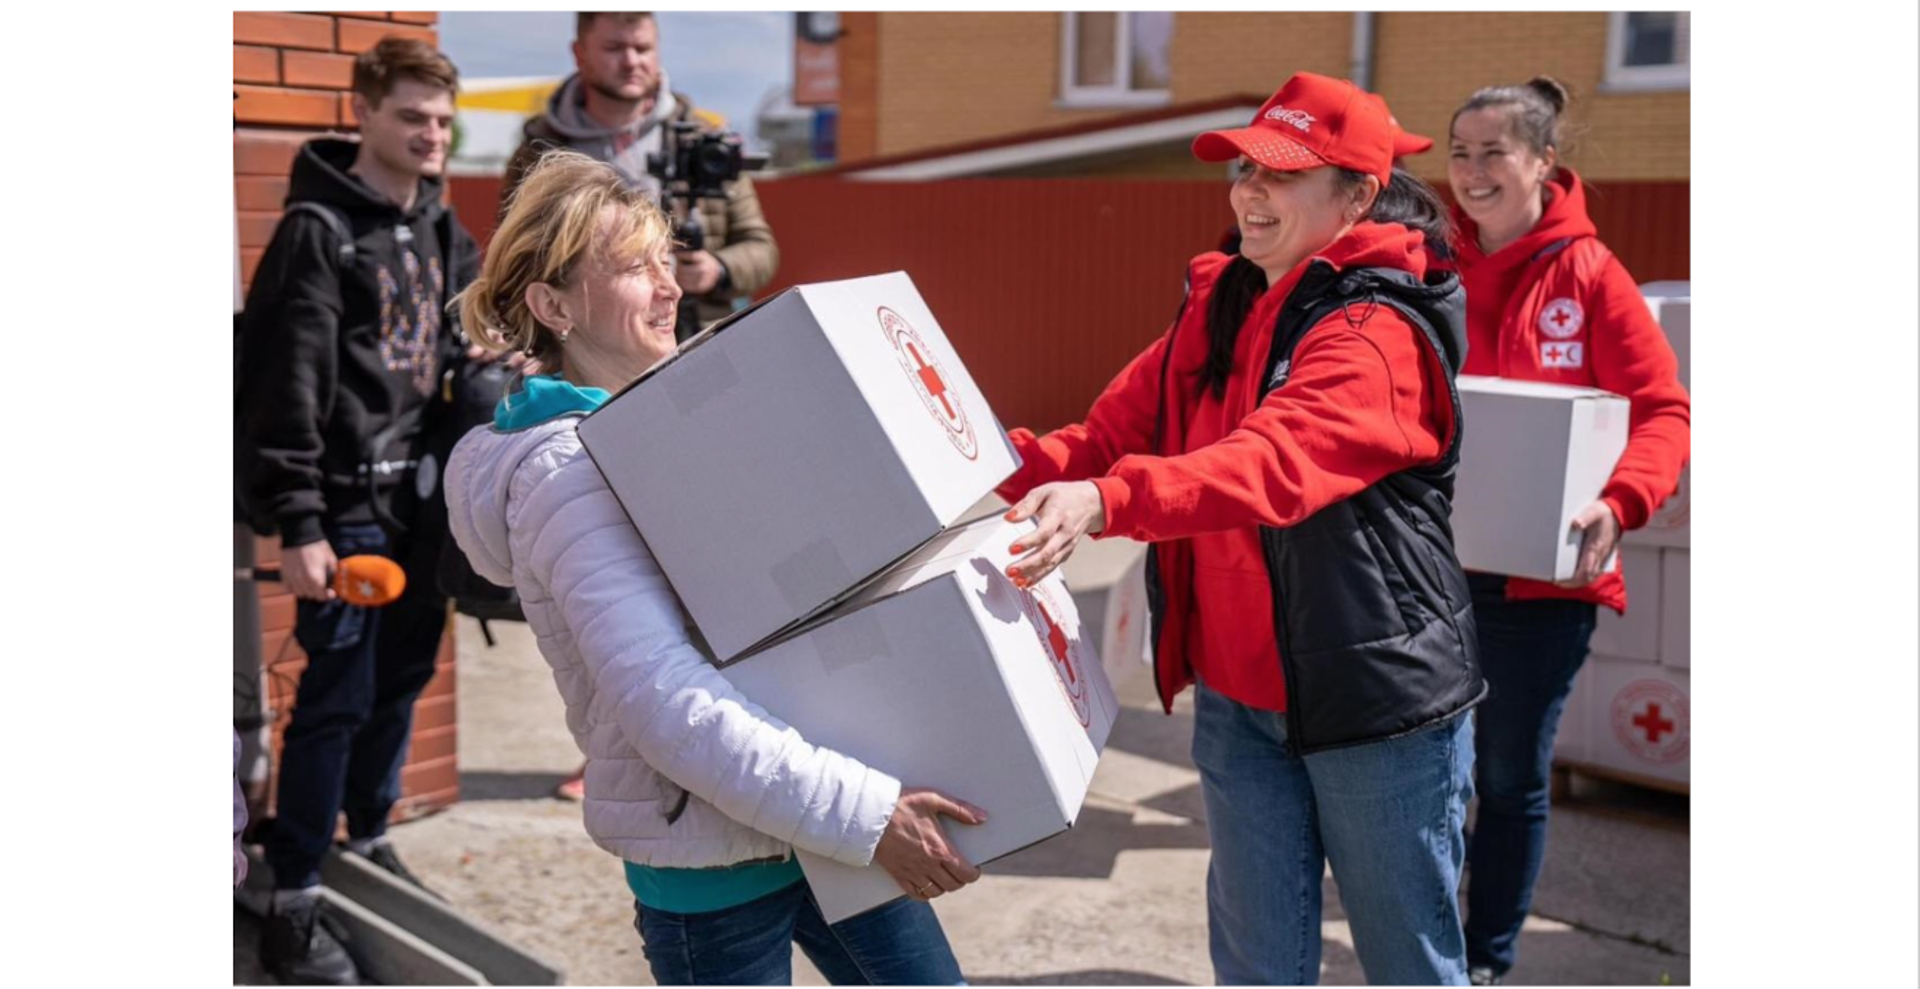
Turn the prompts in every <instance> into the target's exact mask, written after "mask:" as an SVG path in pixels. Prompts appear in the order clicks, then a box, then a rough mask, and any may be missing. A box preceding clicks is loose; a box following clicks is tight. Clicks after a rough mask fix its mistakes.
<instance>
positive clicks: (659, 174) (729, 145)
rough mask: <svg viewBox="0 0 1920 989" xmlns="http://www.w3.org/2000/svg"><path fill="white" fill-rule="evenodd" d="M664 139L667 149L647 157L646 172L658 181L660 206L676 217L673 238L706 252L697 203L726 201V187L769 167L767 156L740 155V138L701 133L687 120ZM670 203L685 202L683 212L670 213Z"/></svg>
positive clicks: (671, 128)
mask: <svg viewBox="0 0 1920 989" xmlns="http://www.w3.org/2000/svg"><path fill="white" fill-rule="evenodd" d="M665 137H666V148H665V150H664V151H662V152H660V153H658V154H651V155H648V156H647V171H648V173H650V174H651V175H653V177H654V178H657V179H659V180H660V188H661V197H660V198H661V200H662V201H663V203H664V204H665V205H666V206H667V207H668V209H670V210H672V211H673V212H675V213H676V214H678V217H677V219H676V221H675V223H674V231H673V235H674V239H676V240H678V241H680V243H682V244H684V245H685V247H686V249H687V250H689V251H698V250H704V249H705V245H706V232H705V231H703V230H701V229H700V214H699V212H698V210H696V209H695V206H696V204H697V203H698V202H699V201H700V200H702V199H725V198H727V188H726V187H727V184H728V183H730V182H732V181H734V180H735V179H738V178H739V177H740V175H741V173H743V172H753V171H758V170H760V169H762V168H765V167H767V156H766V155H750V154H747V153H746V152H745V151H743V150H742V142H741V139H740V135H739V134H736V133H734V132H732V131H718V132H714V131H707V130H703V129H702V128H701V126H700V125H699V124H697V123H695V122H693V121H691V120H678V121H674V122H673V123H672V124H671V125H669V128H668V130H667V132H666V135H665ZM674 200H681V201H684V202H685V204H686V208H685V210H684V211H682V210H678V209H674Z"/></svg>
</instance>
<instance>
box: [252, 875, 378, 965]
mask: <svg viewBox="0 0 1920 989" xmlns="http://www.w3.org/2000/svg"><path fill="white" fill-rule="evenodd" d="M260 960H261V962H263V963H264V964H265V965H266V966H267V971H269V972H272V973H273V976H274V978H276V979H279V980H280V982H281V984H283V985H293V986H357V985H359V984H360V971H359V969H356V968H354V967H353V958H352V957H351V956H349V955H348V954H347V948H346V946H345V945H343V944H341V943H340V935H339V933H338V932H337V931H336V929H335V921H334V920H333V918H332V917H329V916H327V912H326V906H325V905H324V904H322V903H321V902H320V899H319V897H308V898H304V899H300V900H295V901H294V902H292V903H289V904H287V906H286V907H285V908H284V909H281V910H275V911H274V912H272V913H270V914H268V915H267V920H266V923H265V925H264V926H263V927H262V928H261V931H260Z"/></svg>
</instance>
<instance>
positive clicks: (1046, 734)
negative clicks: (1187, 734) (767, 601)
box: [721, 518, 1119, 923]
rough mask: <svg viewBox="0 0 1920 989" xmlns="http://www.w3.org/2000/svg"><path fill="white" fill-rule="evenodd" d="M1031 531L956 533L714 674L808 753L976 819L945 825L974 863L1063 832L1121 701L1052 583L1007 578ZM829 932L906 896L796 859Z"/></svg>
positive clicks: (991, 527)
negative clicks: (845, 760) (932, 795)
mask: <svg viewBox="0 0 1920 989" xmlns="http://www.w3.org/2000/svg"><path fill="white" fill-rule="evenodd" d="M1032 528H1033V526H1032V523H1030V522H1028V523H1022V524H1020V525H1014V524H1012V523H1008V522H1006V521H1005V520H1003V519H999V518H989V519H985V520H981V521H979V522H975V523H973V524H971V525H966V526H961V527H958V528H956V529H954V530H952V531H950V532H947V533H945V534H943V535H941V536H939V537H938V538H936V539H934V540H933V541H932V542H930V543H928V544H927V545H926V546H925V547H923V548H922V549H921V550H920V551H919V552H917V553H915V554H914V555H913V556H912V557H911V558H909V559H908V560H905V561H903V562H902V563H901V564H900V565H899V566H897V567H894V568H893V569H891V570H889V571H888V572H887V573H886V574H884V575H883V576H882V577H880V578H879V579H878V580H876V581H874V582H873V583H872V584H870V585H869V586H867V587H865V588H862V589H861V591H860V592H859V593H858V594H856V595H854V596H853V597H852V598H850V599H848V600H847V601H846V602H844V603H842V604H841V605H839V606H838V607H836V608H835V609H834V610H833V611H832V612H831V613H829V614H828V615H826V616H823V617H822V618H821V619H817V620H816V622H814V623H810V625H809V626H808V627H806V628H803V629H801V630H798V631H797V632H796V633H795V634H793V635H792V636H790V637H788V638H785V639H782V640H781V641H779V642H776V643H774V644H772V645H770V646H768V647H767V648H765V649H763V650H761V651H757V652H755V653H753V654H752V655H749V656H747V657H745V658H743V659H741V660H740V661H739V662H737V663H734V664H732V665H729V666H726V667H723V668H722V670H721V673H722V674H723V675H725V676H726V677H727V678H728V679H729V680H730V681H732V682H733V683H734V684H735V685H736V686H738V687H739V688H740V690H741V691H742V692H743V693H745V694H746V695H747V696H748V697H750V698H752V699H753V700H754V701H755V702H756V703H758V704H760V705H761V706H762V707H764V708H766V710H767V712H768V713H770V714H772V715H773V716H774V717H776V718H778V719H780V720H781V721H783V722H785V723H786V724H789V725H791V726H793V727H794V728H796V729H798V730H799V731H800V734H801V735H802V736H804V737H805V738H806V739H807V740H808V741H811V742H813V743H816V744H819V745H825V746H828V747H830V748H833V749H836V750H839V751H841V752H845V753H847V754H849V755H852V756H854V757H856V758H859V759H861V760H862V761H864V762H866V763H868V764H869V765H871V766H873V767H875V768H876V769H879V770H881V771H883V772H886V773H889V774H891V775H893V776H895V777H898V778H899V779H900V780H901V781H902V782H903V783H905V784H906V785H908V786H922V787H932V788H934V789H937V790H940V791H942V792H945V793H948V794H950V795H952V796H954V797H958V798H959V799H962V800H966V801H968V802H970V803H973V804H975V805H977V806H979V807H981V808H982V809H984V810H985V811H986V812H987V815H988V821H987V823H986V824H984V825H979V826H969V825H963V824H960V823H958V822H954V821H950V820H949V821H944V822H943V826H944V827H945V829H946V831H947V834H948V835H949V837H951V838H952V839H953V842H954V844H955V846H956V847H957V848H958V849H959V851H960V852H961V853H962V854H963V855H965V856H966V857H967V859H968V860H969V861H971V862H973V863H974V864H976V865H979V864H982V863H985V862H988V861H991V860H993V859H996V858H999V857H1001V856H1003V855H1007V854H1009V853H1011V852H1015V851H1018V850H1020V849H1022V848H1025V847H1027V846H1028V845H1031V844H1034V843H1035V842H1038V841H1041V840H1043V839H1045V838H1048V837H1050V836H1052V835H1055V834H1058V833H1060V832H1062V831H1064V830H1066V829H1067V828H1069V827H1071V826H1072V825H1073V822H1074V820H1075V818H1077V817H1078V815H1079V812H1080V805H1081V801H1082V800H1083V799H1084V798H1085V797H1086V793H1087V786H1088V784H1089V783H1090V782H1091V781H1092V779H1093V773H1094V767H1095V764H1096V763H1097V762H1098V760H1099V756H1100V751H1101V749H1102V748H1103V747H1105V745H1106V741H1107V735H1108V733H1109V732H1111V731H1112V728H1113V722H1114V719H1115V718H1116V717H1117V715H1118V712H1119V705H1118V703H1117V702H1116V701H1115V699H1114V695H1113V690H1112V687H1111V686H1110V685H1109V684H1108V682H1107V678H1106V674H1105V672H1104V671H1103V670H1102V668H1101V665H1100V656H1099V652H1098V650H1097V649H1096V648H1095V647H1094V643H1093V641H1092V640H1091V638H1090V636H1088V635H1087V634H1085V633H1084V632H1083V630H1082V629H1081V627H1080V623H1079V615H1078V614H1077V612H1076V611H1075V610H1074V607H1073V598H1072V595H1071V594H1069V593H1068V591H1067V586H1066V583H1065V582H1064V581H1063V580H1062V579H1061V578H1060V576H1059V574H1058V573H1057V572H1056V573H1054V574H1052V575H1049V576H1048V577H1047V579H1046V580H1043V581H1041V582H1040V583H1039V584H1038V585H1036V586H1035V587H1034V588H1033V589H1032V590H1031V591H1022V590H1020V589H1018V588H1016V587H1014V585H1013V582H1012V581H1011V580H1009V579H1008V578H1007V577H1006V567H1007V565H1008V564H1009V563H1011V562H1012V560H1013V556H1012V554H1010V553H1008V552H1007V547H1008V546H1010V545H1012V543H1013V541H1014V538H1015V536H1017V535H1019V534H1021V533H1025V532H1030V531H1032ZM798 858H799V860H800V867H801V870H802V871H803V872H805V873H806V876H807V881H808V883H809V884H811V885H812V887H813V891H814V895H815V896H816V897H817V898H818V899H819V901H820V908H821V911H822V912H823V913H824V914H825V915H826V918H827V921H828V922H829V923H836V922H838V921H840V920H843V919H845V918H847V917H851V916H853V915H854V914H857V913H861V912H863V911H866V910H869V909H872V908H873V907H876V906H879V905H881V904H883V903H886V902H888V901H891V900H893V899H896V898H898V897H899V896H901V895H902V893H901V890H900V887H899V886H898V885H897V884H895V883H894V881H893V879H892V878H891V877H889V876H888V875H887V873H886V871H885V870H884V869H882V868H880V867H879V866H877V865H871V866H868V867H866V868H854V867H851V866H847V865H843V864H841V863H838V862H834V861H832V860H830V859H825V858H821V857H819V856H816V855H811V854H808V853H805V852H801V853H798Z"/></svg>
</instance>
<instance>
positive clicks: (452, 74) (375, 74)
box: [353, 35, 460, 110]
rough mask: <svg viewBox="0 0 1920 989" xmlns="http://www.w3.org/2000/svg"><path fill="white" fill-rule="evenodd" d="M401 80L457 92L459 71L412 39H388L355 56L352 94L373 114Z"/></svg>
mask: <svg viewBox="0 0 1920 989" xmlns="http://www.w3.org/2000/svg"><path fill="white" fill-rule="evenodd" d="M402 79H411V80H413V81H414V82H418V83H424V84H425V85H428V86H439V87H440V88H442V89H446V90H449V91H452V92H456V93H457V92H459V91H460V70H458V69H456V68H454V67H453V62H451V61H449V60H448V59H447V56H445V55H442V54H440V52H439V50H438V49H436V48H434V47H433V46H432V45H429V44H427V43H426V42H424V41H420V40H418V39H415V38H402V37H397V36H393V35H389V36H387V37H385V38H381V39H380V43H379V44H377V45H374V46H373V47H372V48H369V49H367V50H366V51H363V52H361V53H360V54H359V55H356V56H354V59H353V91H354V92H355V93H357V94H359V95H360V96H362V97H364V98H365V99H366V101H367V105H368V106H370V107H373V108H374V109H376V110H378V109H379V108H380V101H381V100H384V99H386V98H387V94H388V93H391V92H393V84H394V83H396V82H398V81H400V80H402Z"/></svg>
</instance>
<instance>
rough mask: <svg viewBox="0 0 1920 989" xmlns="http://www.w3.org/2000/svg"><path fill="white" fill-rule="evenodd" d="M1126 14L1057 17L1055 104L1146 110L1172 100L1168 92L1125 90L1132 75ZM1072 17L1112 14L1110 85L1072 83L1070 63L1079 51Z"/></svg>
mask: <svg viewBox="0 0 1920 989" xmlns="http://www.w3.org/2000/svg"><path fill="white" fill-rule="evenodd" d="M1127 13H1128V11H1124V10H1120V11H1108V10H1085V11H1067V12H1065V13H1062V14H1061V15H1060V98H1059V100H1057V101H1056V103H1055V105H1056V106H1059V107H1063V108H1067V109H1085V108H1089V107H1100V108H1106V107H1149V106H1165V105H1166V104H1167V103H1168V102H1169V101H1171V100H1172V98H1173V93H1172V91H1171V90H1166V89H1129V88H1127V83H1128V81H1129V79H1130V78H1131V75H1132V66H1131V65H1129V64H1128V63H1129V61H1130V58H1131V55H1132V53H1133V19H1132V18H1130V17H1127V16H1126V15H1127ZM1075 14H1113V16H1114V45H1113V59H1114V66H1113V78H1114V80H1115V84H1114V85H1112V86H1078V85H1075V84H1074V81H1073V68H1074V64H1075V63H1076V62H1077V61H1078V58H1077V57H1076V56H1078V55H1079V52H1080V28H1079V24H1078V22H1077V21H1076V20H1075V18H1074V15H1075Z"/></svg>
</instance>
